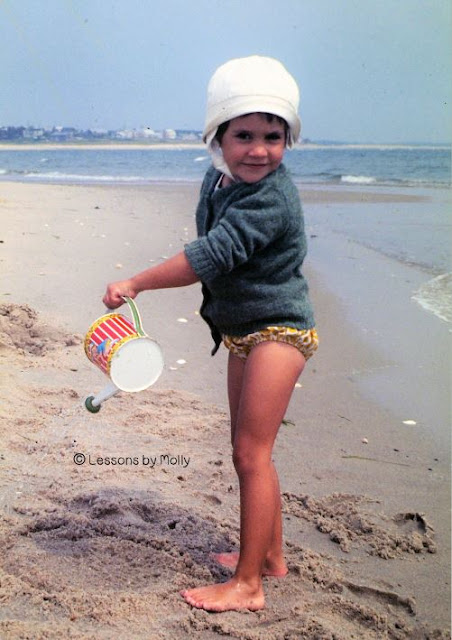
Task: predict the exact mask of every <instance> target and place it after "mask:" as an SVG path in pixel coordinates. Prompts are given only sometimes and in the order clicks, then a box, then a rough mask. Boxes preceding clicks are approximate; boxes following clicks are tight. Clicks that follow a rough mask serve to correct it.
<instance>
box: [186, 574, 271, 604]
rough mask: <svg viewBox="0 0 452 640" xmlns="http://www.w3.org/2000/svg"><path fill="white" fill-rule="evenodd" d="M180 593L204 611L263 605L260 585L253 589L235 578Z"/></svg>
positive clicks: (262, 592) (187, 600)
mask: <svg viewBox="0 0 452 640" xmlns="http://www.w3.org/2000/svg"><path fill="white" fill-rule="evenodd" d="M180 594H181V596H182V597H183V598H184V600H185V601H186V602H188V604H191V605H192V607H196V608H197V609H205V610H206V611H218V612H219V611H239V610H240V609H248V610H250V611H258V610H259V609H263V608H264V606H265V600H264V591H263V589H262V585H260V586H259V587H257V588H256V589H253V588H251V587H250V586H249V585H245V583H243V582H239V581H238V580H237V579H236V578H232V579H231V580H229V581H228V582H224V583H221V584H213V585H209V586H207V587H199V588H197V589H186V590H185V591H181V592H180Z"/></svg>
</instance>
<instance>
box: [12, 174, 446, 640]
mask: <svg viewBox="0 0 452 640" xmlns="http://www.w3.org/2000/svg"><path fill="white" fill-rule="evenodd" d="M196 197H197V188H196V186H192V185H177V186H176V185H171V184H165V185H163V184H162V185H153V186H149V187H141V188H136V187H117V186H103V187H80V186H69V185H59V186H54V185H23V184H12V183H2V184H1V185H0V212H1V218H2V231H1V237H0V240H1V243H0V250H1V254H2V262H1V265H2V269H1V278H0V292H1V296H2V297H1V303H0V359H1V369H2V378H1V388H0V394H1V414H0V419H1V422H0V442H1V449H0V509H1V511H0V513H1V522H0V549H1V561H0V602H1V603H2V608H1V612H0V637H2V638H5V639H8V640H9V639H14V640H18V639H25V638H30V639H33V640H35V639H36V640H38V639H39V640H40V639H44V638H45V639H53V638H55V639H56V638H76V639H83V640H88V639H96V640H97V639H104V638H105V639H110V638H113V637H114V638H119V639H124V640H125V639H127V640H130V639H135V638H136V639H142V638H145V639H148V638H149V639H154V638H155V639H160V638H161V639H167V638H168V639H169V638H181V639H184V638H187V639H188V638H192V637H197V636H199V637H202V638H206V639H209V638H212V639H213V638H220V637H231V638H243V639H249V640H254V639H268V640H270V639H272V640H273V639H275V638H277V639H279V638H281V639H283V638H284V639H291V640H292V639H295V638H307V639H319V640H327V639H328V640H333V639H335V640H347V639H351V638H355V639H358V638H359V639H364V640H367V639H375V640H377V639H378V640H379V639H381V638H391V639H397V640H399V639H405V638H419V639H427V638H429V639H430V638H431V639H433V638H434V639H445V638H450V631H449V629H450V515H449V514H450V511H449V509H450V488H449V487H450V450H449V438H448V433H447V432H448V429H449V422H448V421H447V420H448V417H449V419H450V416H449V413H448V411H449V409H448V402H447V398H446V394H447V386H448V385H447V375H448V362H447V344H448V340H450V330H449V327H450V325H447V323H444V322H442V321H441V320H439V319H438V318H436V317H434V316H433V315H432V314H428V313H427V312H426V311H425V310H423V309H421V308H420V307H419V306H418V305H416V303H415V302H414V301H413V300H411V293H412V292H413V291H414V290H416V289H417V288H418V286H419V284H420V283H422V282H423V281H427V280H428V279H429V275H428V274H425V273H422V272H420V271H418V270H416V269H415V268H414V267H413V266H410V265H401V264H398V263H396V261H395V260H392V259H390V258H387V257H385V256H381V255H378V254H377V253H376V252H374V251H371V250H369V249H366V248H365V247H360V246H358V245H356V244H353V243H350V242H349V241H348V240H347V238H341V237H338V236H337V237H336V236H335V237H334V238H332V237H329V236H328V234H327V233H326V232H325V233H324V236H322V233H323V229H324V228H323V227H322V226H317V223H316V220H315V219H313V218H311V215H312V216H314V215H315V212H316V210H317V208H319V207H320V208H322V207H327V206H329V204H330V203H333V202H335V201H337V200H341V201H347V202H348V201H350V202H355V203H356V204H357V205H358V206H359V203H364V202H366V201H369V200H371V201H373V202H378V201H381V202H382V205H384V204H385V203H386V204H387V203H390V202H391V201H396V200H397V201H402V200H403V199H404V198H405V197H406V196H404V195H403V194H386V195H385V194H383V193H380V195H379V196H375V197H374V198H372V197H371V196H369V192H366V193H357V192H351V191H350V190H344V191H340V190H339V191H333V190H331V191H330V192H325V191H318V190H305V191H304V193H303V199H304V202H305V208H306V210H307V212H308V214H309V215H308V217H309V233H310V235H312V236H316V237H315V238H314V237H313V238H311V249H312V250H311V253H310V258H309V261H308V264H307V270H308V274H309V279H310V283H311V289H312V295H313V299H314V302H315V307H316V315H317V319H318V329H319V332H320V334H321V338H322V348H321V350H319V353H318V355H316V356H315V358H314V359H312V360H311V361H310V363H309V365H308V367H307V369H306V371H305V372H304V373H303V376H302V377H301V378H300V381H299V384H298V385H297V387H296V388H295V389H294V395H293V399H292V402H291V404H290V407H289V409H288V412H287V416H286V421H285V423H284V424H283V425H282V427H281V430H280V434H279V436H278V440H277V443H276V448H275V461H276V464H277V467H278V469H279V471H280V479H281V488H282V493H283V511H284V527H285V540H286V543H285V552H286V557H287V562H288V566H289V574H288V576H287V577H286V578H284V579H270V578H266V579H265V584H264V589H265V593H266V603H267V606H266V609H265V610H263V611H260V612H257V613H246V612H229V613H224V614H209V613H207V612H204V611H199V610H194V609H191V608H190V607H189V606H188V605H187V604H186V603H185V602H184V601H183V600H182V598H181V597H180V596H179V594H178V591H179V590H180V589H182V588H186V587H190V586H195V585H199V584H204V583H207V582H211V581H214V580H217V581H218V580H223V579H226V578H227V576H228V575H230V574H229V572H228V571H227V570H226V569H223V568H221V567H220V566H218V565H217V564H216V563H215V562H214V560H213V559H212V557H211V555H210V554H211V553H212V552H218V551H227V550H232V549H236V548H237V545H238V541H239V540H238V486H237V480H236V477H235V474H234V471H233V467H232V463H231V459H230V445H229V433H228V429H229V427H228V415H227V402H226V391H225V372H226V354H225V352H224V350H222V351H221V352H220V353H219V354H218V355H217V356H215V358H213V359H212V358H211V357H210V346H211V345H210V337H209V332H208V330H207V329H206V327H205V326H204V324H203V322H202V320H201V319H200V318H199V316H198V315H197V309H198V307H199V302H200V292H199V288H198V287H197V286H194V287H191V288H187V289H184V290H173V291H164V292H154V293H152V294H150V293H148V294H143V295H142V296H140V298H139V299H138V304H139V307H140V311H141V314H142V317H143V324H144V327H145V329H146V330H147V331H148V333H149V334H151V335H152V336H153V337H155V338H156V339H157V340H158V341H159V343H160V344H161V346H162V349H163V351H164V354H165V370H164V372H163V374H162V376H161V378H160V380H159V381H158V382H157V383H156V385H155V386H154V387H152V388H151V389H148V390H147V391H144V392H141V393H139V394H125V393H122V394H120V395H118V396H116V397H115V398H112V399H111V400H108V401H107V402H105V404H104V405H103V407H102V409H101V411H100V413H99V414H97V415H91V414H89V413H88V412H87V411H86V410H85V409H84V407H83V402H84V398H85V397H86V396H87V395H89V394H90V393H95V392H97V391H99V390H100V389H101V388H102V387H103V386H105V384H106V382H107V380H106V378H105V377H104V376H103V374H102V373H101V372H100V371H99V370H98V369H96V368H95V367H94V366H93V365H92V364H91V363H90V362H89V361H88V360H87V359H86V357H85V355H84V352H83V345H82V341H83V337H84V334H85V332H86V330H87V329H88V327H89V325H90V324H91V323H92V322H93V321H94V320H95V319H96V317H98V316H99V315H101V314H102V312H103V307H102V303H101V296H102V293H103V289H104V285H105V283H106V282H108V281H111V280H112V279H119V278H122V277H124V276H126V275H127V274H129V273H132V272H134V271H136V270H138V269H141V268H143V267H145V266H146V265H147V264H152V262H158V261H159V260H161V259H162V258H163V257H164V256H168V255H171V254H173V253H175V252H176V251H178V250H179V249H180V248H181V246H182V245H183V243H184V242H187V241H188V240H190V239H191V238H192V237H194V215H193V212H194V205H195V203H196ZM325 254H327V255H328V256H329V257H330V258H332V257H334V256H336V257H339V258H340V259H342V260H343V263H342V267H341V268H343V273H344V275H346V276H347V277H346V278H345V280H346V282H347V283H346V285H344V288H342V289H341V287H340V286H339V285H338V284H337V283H336V282H335V280H334V278H333V274H332V273H331V272H332V271H334V272H337V262H335V261H334V260H332V262H331V263H330V262H329V260H327V259H325ZM352 254H353V258H354V260H353V261H352V260H348V261H347V260H346V258H347V257H352ZM358 259H359V260H358ZM358 262H359V265H360V270H359V272H360V273H361V272H362V271H363V270H364V272H365V273H370V272H371V273H373V274H374V293H373V295H375V292H376V294H377V295H380V288H381V289H384V288H386V289H387V288H388V287H390V288H391V291H390V292H388V295H389V298H390V300H391V304H392V305H393V310H392V312H391V313H392V316H393V318H392V320H393V321H392V324H391V326H392V327H393V329H392V333H393V334H395V337H394V343H395V345H394V346H391V355H390V356H389V355H388V352H387V351H386V350H385V349H384V348H383V346H382V344H381V332H382V331H384V328H385V327H386V326H387V322H388V320H387V312H388V306H387V304H385V305H382V309H381V313H380V314H378V313H375V312H373V313H372V314H368V315H360V314H359V313H357V312H356V313H355V314H353V313H352V312H353V310H355V311H356V309H357V307H358V306H359V307H360V308H368V307H369V305H368V304H367V302H368V299H369V295H370V294H369V293H368V292H367V291H366V289H363V290H362V295H361V297H360V299H359V300H356V296H354V295H350V296H348V295H347V291H349V292H350V291H351V290H352V288H353V286H355V284H356V283H355V281H354V277H357V278H358V276H359V273H358V271H357V272H356V273H351V272H350V265H351V264H352V263H353V265H355V264H358ZM389 272H390V273H391V274H392V276H393V277H392V279H389V277H387V273H389ZM356 286H357V285H356ZM366 296H367V297H366ZM380 299H381V298H380ZM353 305H355V306H353ZM362 313H364V311H363V312H362ZM403 314H407V315H406V316H404V315H403ZM408 314H409V315H408ZM354 315H355V316H356V319H357V320H356V322H355V323H354V321H353V320H352V318H353V316H354ZM408 317H409V322H407V320H406V318H408ZM182 320H184V321H182ZM408 325H409V326H408ZM425 331H428V334H427V335H428V336H429V340H428V343H427V341H426V340H417V342H416V341H415V340H416V336H419V332H422V334H421V335H425V334H424V333H423V332H425ZM413 352H415V354H413ZM414 356H416V362H417V365H415V366H414V365H413V362H414ZM441 356H442V357H441ZM178 361H179V362H178ZM182 361H184V362H182ZM432 362H434V363H435V364H434V366H433V365H432V364H431V363H432ZM388 380H389V383H388V382H387V381H388ZM420 380H422V390H423V393H419V387H418V383H419V384H420V382H419V381H420ZM388 386H389V387H390V389H388ZM394 388H397V390H398V392H397V393H394V394H393V395H391V393H390V390H391V389H394ZM420 395H422V396H426V397H427V396H428V397H429V398H433V400H432V401H429V402H427V401H421V400H420V398H419V396H420Z"/></svg>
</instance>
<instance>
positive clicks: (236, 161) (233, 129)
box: [221, 113, 286, 183]
mask: <svg viewBox="0 0 452 640" xmlns="http://www.w3.org/2000/svg"><path fill="white" fill-rule="evenodd" d="M285 146H286V132H285V127H284V124H283V123H281V122H279V121H278V120H277V119H276V118H273V120H272V121H271V122H268V120H267V118H266V116H265V115H264V114H262V113H251V114H249V115H246V116H240V117H239V118H234V119H233V120H231V121H230V122H229V126H228V128H227V129H226V131H225V133H224V135H223V138H222V140H221V149H222V151H223V157H224V160H225V162H226V164H227V165H228V167H229V169H230V171H231V173H232V175H233V176H234V178H235V179H236V180H239V181H240V182H248V183H252V182H258V181H259V180H262V178H265V176H267V175H268V174H269V173H271V172H272V171H275V169H277V168H278V167H279V165H280V164H281V161H282V159H283V155H284V149H285Z"/></svg>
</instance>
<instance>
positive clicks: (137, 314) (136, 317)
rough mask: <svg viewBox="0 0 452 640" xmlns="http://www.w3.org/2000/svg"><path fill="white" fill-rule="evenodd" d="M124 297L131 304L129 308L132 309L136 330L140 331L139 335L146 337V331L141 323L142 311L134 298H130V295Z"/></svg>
mask: <svg viewBox="0 0 452 640" xmlns="http://www.w3.org/2000/svg"><path fill="white" fill-rule="evenodd" d="M122 297H123V298H124V300H125V301H126V302H127V304H128V305H129V309H130V312H131V313H132V318H133V324H134V325H135V329H136V332H137V333H138V335H139V336H142V337H145V336H146V333H145V331H144V329H143V325H142V323H141V316H140V312H139V311H138V307H137V305H136V304H135V302H134V301H133V300H132V298H129V297H128V296H122Z"/></svg>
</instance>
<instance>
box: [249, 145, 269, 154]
mask: <svg viewBox="0 0 452 640" xmlns="http://www.w3.org/2000/svg"><path fill="white" fill-rule="evenodd" d="M250 154H251V155H253V156H259V157H261V156H266V155H267V148H266V146H265V144H263V143H261V142H256V144H254V145H253V146H252V147H251V149H250Z"/></svg>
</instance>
